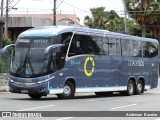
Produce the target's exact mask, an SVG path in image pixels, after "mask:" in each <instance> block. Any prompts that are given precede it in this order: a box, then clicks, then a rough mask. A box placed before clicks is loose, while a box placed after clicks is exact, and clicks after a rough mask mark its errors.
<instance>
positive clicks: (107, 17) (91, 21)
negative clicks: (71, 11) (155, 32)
mask: <svg viewBox="0 0 160 120" xmlns="http://www.w3.org/2000/svg"><path fill="white" fill-rule="evenodd" d="M90 11H91V14H92V16H91V17H89V16H85V20H84V21H85V22H84V24H85V25H86V26H88V27H90V28H98V29H106V30H109V31H112V32H119V33H124V18H123V17H120V16H119V15H118V14H117V13H116V12H115V11H114V10H111V11H105V7H98V8H91V9H90ZM127 24H128V26H127V29H128V34H131V35H139V31H140V28H139V26H138V25H137V24H136V23H135V21H133V20H128V19H127Z"/></svg>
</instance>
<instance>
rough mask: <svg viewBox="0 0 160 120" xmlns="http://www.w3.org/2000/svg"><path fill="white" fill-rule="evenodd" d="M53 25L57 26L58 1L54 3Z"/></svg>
mask: <svg viewBox="0 0 160 120" xmlns="http://www.w3.org/2000/svg"><path fill="white" fill-rule="evenodd" d="M53 25H54V26H56V0H54V1H53Z"/></svg>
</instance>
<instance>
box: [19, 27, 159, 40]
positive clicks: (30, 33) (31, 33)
mask: <svg viewBox="0 0 160 120" xmlns="http://www.w3.org/2000/svg"><path fill="white" fill-rule="evenodd" d="M74 31H77V32H81V33H82V34H83V33H84V34H86V33H87V34H91V35H95V34H96V35H98V36H102V37H104V36H109V37H112V38H118V39H130V40H140V41H150V42H158V41H157V40H156V39H151V38H143V37H137V36H131V35H126V34H121V33H116V32H110V31H108V30H101V29H91V28H86V27H74V26H46V27H36V28H32V29H29V30H26V31H24V32H22V33H21V34H20V35H19V37H18V38H21V39H22V38H24V39H25V38H28V39H31V38H51V37H54V36H56V35H58V34H60V33H64V32H74Z"/></svg>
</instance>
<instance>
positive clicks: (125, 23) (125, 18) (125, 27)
mask: <svg viewBox="0 0 160 120" xmlns="http://www.w3.org/2000/svg"><path fill="white" fill-rule="evenodd" d="M122 2H123V6H124V33H125V34H127V33H128V31H127V9H126V6H125V1H124V0H122Z"/></svg>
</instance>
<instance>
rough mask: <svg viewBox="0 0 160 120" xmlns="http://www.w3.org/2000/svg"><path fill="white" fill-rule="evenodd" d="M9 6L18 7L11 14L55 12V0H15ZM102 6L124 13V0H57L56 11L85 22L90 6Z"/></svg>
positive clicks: (120, 13)
mask: <svg viewBox="0 0 160 120" xmlns="http://www.w3.org/2000/svg"><path fill="white" fill-rule="evenodd" d="M0 1H1V0H0ZM4 1H6V0H4ZM10 1H12V0H10ZM4 4H5V3H4ZM9 6H10V8H12V7H14V8H18V9H17V10H14V9H11V10H10V12H9V14H12V13H26V14H27V13H35V14H36V13H37V14H38V13H53V0H13V2H11V3H10V4H9ZM102 6H103V7H105V8H106V10H107V11H110V10H115V11H116V12H117V13H118V14H119V15H123V10H124V7H123V4H122V0H57V9H56V11H57V13H60V12H61V13H62V14H76V15H77V17H78V18H80V22H81V24H83V20H84V16H86V15H89V16H90V8H94V7H102Z"/></svg>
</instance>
